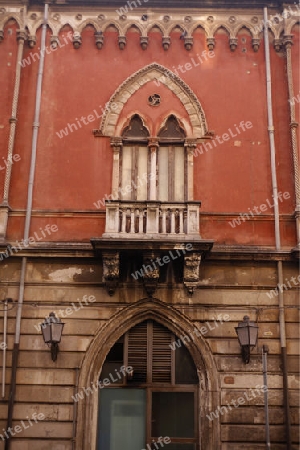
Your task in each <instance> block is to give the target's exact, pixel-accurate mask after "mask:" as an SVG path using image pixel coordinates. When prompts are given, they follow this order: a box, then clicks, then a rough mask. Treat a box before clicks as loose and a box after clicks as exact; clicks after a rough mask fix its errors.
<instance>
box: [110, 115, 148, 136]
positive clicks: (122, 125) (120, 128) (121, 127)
mask: <svg viewBox="0 0 300 450" xmlns="http://www.w3.org/2000/svg"><path fill="white" fill-rule="evenodd" d="M135 116H138V117H139V118H140V119H141V121H142V124H143V127H144V128H145V129H146V130H147V131H148V133H149V136H151V135H152V133H151V131H152V130H150V128H149V127H148V125H147V124H148V123H151V118H150V117H147V116H146V115H145V114H142V113H141V112H140V111H131V112H130V113H128V114H127V115H126V117H122V118H121V119H120V121H119V123H118V124H117V126H116V136H117V137H121V136H122V135H123V133H124V131H125V129H126V128H127V127H129V125H130V122H131V120H132V119H133V118H134V117H135Z"/></svg>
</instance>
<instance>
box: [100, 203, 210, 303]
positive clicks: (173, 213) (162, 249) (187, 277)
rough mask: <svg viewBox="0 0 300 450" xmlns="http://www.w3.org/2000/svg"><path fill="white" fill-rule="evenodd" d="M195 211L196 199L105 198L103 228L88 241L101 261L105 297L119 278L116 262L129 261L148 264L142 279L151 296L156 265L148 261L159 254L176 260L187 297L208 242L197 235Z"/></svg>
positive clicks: (157, 270) (195, 282)
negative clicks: (163, 200)
mask: <svg viewBox="0 0 300 450" xmlns="http://www.w3.org/2000/svg"><path fill="white" fill-rule="evenodd" d="M199 209H200V202H196V201H188V202H182V203H178V202H159V201H154V200H153V201H151V200H150V201H144V202H140V201H126V200H113V201H109V202H107V203H106V222H105V232H104V233H103V235H102V237H101V238H100V237H95V238H92V239H91V243H92V246H93V248H94V251H95V255H96V256H98V257H100V258H101V259H102V263H103V282H104V283H105V285H106V286H107V289H108V293H109V295H113V294H114V292H115V290H116V289H117V287H118V285H119V282H120V277H121V279H123V280H124V276H121V273H120V272H121V270H122V269H121V264H120V262H121V260H122V261H126V264H125V265H126V266H128V265H130V264H132V262H134V264H140V266H141V267H148V269H147V270H145V272H144V273H143V275H142V278H143V283H144V287H145V290H146V292H147V294H148V296H150V297H151V296H153V295H154V293H155V291H156V288H157V286H158V284H159V280H160V266H161V264H160V266H158V265H156V264H154V263H153V261H155V260H156V261H157V260H161V258H164V261H168V262H172V261H171V260H173V259H178V262H179V265H181V266H180V267H181V269H180V270H181V276H180V278H181V279H182V281H181V282H183V283H184V285H185V286H186V288H187V290H188V293H189V295H192V294H193V292H194V289H196V288H197V286H198V282H199V268H200V263H201V260H203V259H204V258H205V256H206V254H207V253H209V252H210V250H211V248H212V246H213V241H212V240H204V239H202V238H201V236H200V225H199V223H200V220H199V219H200V217H199ZM174 252H176V253H175V258H174ZM151 264H152V266H151ZM166 264H167V263H166ZM123 267H124V265H123ZM138 268H139V267H137V269H138ZM130 282H131V283H132V280H130ZM136 282H137V283H138V281H136Z"/></svg>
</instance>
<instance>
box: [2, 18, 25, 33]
mask: <svg viewBox="0 0 300 450" xmlns="http://www.w3.org/2000/svg"><path fill="white" fill-rule="evenodd" d="M10 20H13V21H14V22H16V24H17V25H18V27H19V28H21V22H20V21H19V18H18V16H16V15H15V14H9V15H6V16H5V17H4V19H3V20H2V22H1V23H0V30H4V28H5V27H6V26H9V24H8V22H9V21H10Z"/></svg>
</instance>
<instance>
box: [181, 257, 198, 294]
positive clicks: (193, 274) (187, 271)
mask: <svg viewBox="0 0 300 450" xmlns="http://www.w3.org/2000/svg"><path fill="white" fill-rule="evenodd" d="M200 262H201V255H200V254H199V253H192V254H189V255H185V256H184V269H183V283H184V285H185V287H186V288H187V290H188V293H189V294H190V295H193V293H194V290H195V288H196V287H197V286H198V282H199V268H200Z"/></svg>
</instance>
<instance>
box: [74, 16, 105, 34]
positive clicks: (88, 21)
mask: <svg viewBox="0 0 300 450" xmlns="http://www.w3.org/2000/svg"><path fill="white" fill-rule="evenodd" d="M89 25H90V26H92V27H93V28H94V30H95V31H98V32H99V31H101V26H100V25H99V23H98V22H97V21H96V20H93V19H86V20H84V21H83V22H82V23H81V24H80V25H79V26H78V31H79V33H82V31H83V30H84V29H85V28H86V27H88V26H89Z"/></svg>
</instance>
